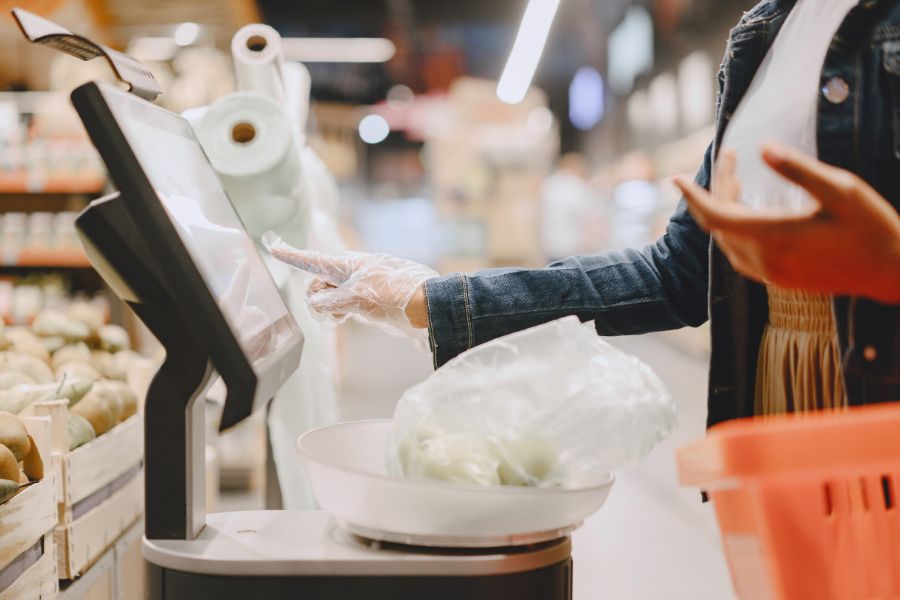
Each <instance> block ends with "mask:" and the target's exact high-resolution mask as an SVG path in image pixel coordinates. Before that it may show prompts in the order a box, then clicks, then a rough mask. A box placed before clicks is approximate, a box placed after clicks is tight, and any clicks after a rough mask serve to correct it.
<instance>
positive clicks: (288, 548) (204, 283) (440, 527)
mask: <svg viewBox="0 0 900 600" xmlns="http://www.w3.org/2000/svg"><path fill="white" fill-rule="evenodd" d="M16 18H17V20H19V22H20V26H22V29H23V32H25V33H26V35H27V36H28V37H29V39H31V40H32V41H40V40H41V39H45V38H46V37H47V36H44V37H41V36H39V35H37V34H35V31H37V30H38V29H40V28H43V29H44V30H48V29H49V31H50V32H51V33H53V34H54V35H56V36H57V37H58V38H62V41H59V40H58V41H57V42H54V44H51V45H54V47H58V48H62V49H64V50H66V51H70V50H71V48H72V47H76V48H77V49H81V50H83V48H84V42H83V38H79V37H78V36H74V35H73V34H71V33H70V32H68V31H67V30H65V29H62V28H60V27H58V26H56V25H55V24H53V23H49V22H47V21H45V20H42V19H40V18H39V17H36V16H34V15H31V14H30V13H27V12H26V11H20V10H18V9H17V10H16ZM23 20H24V21H25V23H24V24H23ZM48 24H49V25H48ZM44 33H46V31H44ZM73 40H74V41H73ZM76 42H77V43H76ZM44 43H47V42H44ZM100 48H101V49H102V50H108V49H104V48H102V47H100ZM112 52H114V51H111V50H109V51H108V52H107V53H105V54H104V53H100V54H95V56H99V55H101V54H102V55H104V56H106V57H107V58H108V59H109V60H110V61H111V64H114V65H115V62H114V61H115V60H118V61H120V62H122V61H126V62H127V61H133V62H131V63H128V67H129V69H131V70H132V72H133V73H135V74H136V77H138V78H140V77H144V79H147V77H148V76H149V80H144V81H142V84H141V85H140V86H138V87H135V86H134V85H131V88H132V92H135V91H136V89H137V90H145V92H146V90H147V89H150V90H151V93H144V94H142V95H143V96H144V98H140V97H138V95H136V93H132V92H126V91H124V90H122V89H120V88H117V87H115V86H113V85H107V84H100V83H88V84H85V85H82V86H81V87H79V88H78V89H76V90H75V91H74V92H73V93H72V102H73V104H74V105H75V108H76V110H77V111H78V114H79V116H80V117H81V119H82V121H83V122H84V125H85V127H86V129H87V131H88V134H89V135H90V138H91V140H92V141H93V143H94V145H95V146H96V147H97V150H98V151H99V153H100V156H101V157H102V158H103V160H104V162H105V163H106V165H107V167H108V170H109V173H110V176H111V179H112V181H113V182H114V183H115V185H116V187H117V189H118V192H116V193H114V194H111V195H109V196H106V197H104V198H101V199H99V200H95V201H94V202H92V203H91V204H90V206H89V207H88V208H87V209H85V211H84V212H83V213H82V214H81V215H80V216H79V217H78V220H77V223H76V227H77V229H78V233H79V236H80V237H81V239H82V242H83V245H84V247H85V250H86V252H87V254H88V256H89V258H90V260H91V263H92V264H93V266H94V267H95V268H96V269H97V271H98V272H99V273H100V274H101V275H102V277H103V278H104V280H105V281H106V282H107V283H108V284H109V286H110V287H111V288H112V290H113V291H114V293H116V294H117V295H118V296H119V297H120V298H122V300H123V301H125V302H126V303H127V304H128V305H129V306H130V307H131V308H132V309H133V310H134V312H135V313H136V314H137V316H138V317H139V318H140V319H141V320H142V321H143V322H144V324H146V326H147V327H148V328H149V329H150V331H151V332H152V333H153V334H154V335H155V336H156V338H157V339H158V340H159V341H160V343H161V344H162V345H163V347H164V348H165V350H166V358H165V362H164V363H163V365H162V367H161V368H160V370H159V372H158V373H157V374H156V376H155V377H154V379H153V382H152V383H151V385H150V388H149V390H148V392H147V398H146V402H145V407H144V421H145V433H144V440H145V441H144V443H145V454H144V477H145V500H146V502H145V511H146V513H145V536H144V540H143V556H144V560H145V584H146V585H145V590H146V592H145V597H146V598H147V599H149V600H175V599H185V600H188V599H190V600H207V599H209V600H213V599H215V600H228V599H232V598H234V599H241V600H244V599H246V598H266V599H267V600H279V599H288V598H291V599H296V598H311V599H316V600H332V599H334V600H337V599H342V600H346V599H352V598H366V599H377V598H390V599H391V600H398V599H400V600H402V599H412V598H416V599H419V598H428V599H429V600H443V599H451V598H466V599H467V600H488V599H491V600H496V599H502V598H510V599H512V598H515V599H520V600H564V599H570V598H571V597H572V569H573V563H572V558H571V541H570V538H569V533H570V532H571V531H572V530H573V529H575V527H577V526H578V525H579V524H580V522H581V521H582V520H583V519H584V518H586V517H587V516H589V515H590V514H591V513H593V512H594V511H596V510H597V509H599V508H600V506H601V505H602V504H603V502H604V501H605V499H606V496H607V495H608V493H609V489H610V487H611V485H612V477H611V476H608V477H606V478H603V479H601V480H598V481H596V482H592V484H591V485H589V486H586V487H583V488H578V489H558V488H557V489H543V488H527V489H526V488H512V487H491V488H484V487H478V486H474V485H458V484H450V483H446V482H428V481H407V480H401V479H396V478H393V477H390V476H388V475H387V473H386V471H385V466H384V462H385V461H384V447H385V445H384V442H385V439H386V435H387V430H388V427H389V422H388V421H362V422H355V423H344V424H339V425H335V426H331V427H325V428H322V429H319V430H315V431H312V432H310V433H308V434H306V435H305V436H303V437H301V439H300V440H299V442H298V446H299V448H298V468H300V463H299V461H300V460H301V459H302V461H303V465H304V467H305V469H306V473H307V476H308V477H309V479H310V483H311V485H312V488H313V490H314V492H315V494H316V498H317V500H318V502H319V504H320V505H321V506H322V507H323V509H324V510H315V511H312V510H310V511H274V510H258V511H245V512H229V513H215V514H209V515H207V514H205V509H204V506H205V502H204V500H205V499H204V481H205V418H206V417H205V415H206V411H205V404H206V392H207V391H208V389H209V387H210V385H211V383H212V382H213V381H214V380H215V379H216V378H217V377H221V378H222V380H223V382H224V384H225V387H226V389H227V394H226V399H225V402H224V406H223V409H222V417H221V422H220V430H224V429H227V428H229V427H232V426H234V425H236V424H238V423H240V422H241V421H242V420H244V419H245V418H247V417H249V416H250V415H251V414H252V413H253V412H254V411H256V410H261V409H263V408H264V407H265V406H266V405H267V403H268V402H269V400H270V399H271V398H272V397H273V396H274V395H275V392H276V391H277V390H278V389H279V388H280V386H281V385H282V384H283V383H284V381H285V380H286V379H287V378H288V376H290V375H291V374H292V373H293V372H294V370H295V369H296V368H297V365H298V363H299V361H300V355H301V352H302V347H303V336H302V333H301V332H300V330H299V328H298V326H297V323H296V321H295V320H294V318H293V316H292V315H291V314H290V312H289V311H288V309H287V307H286V306H285V303H284V301H283V300H282V298H281V296H280V294H279V292H278V289H277V287H276V285H275V283H274V281H273V280H272V278H271V276H270V274H269V272H268V270H267V269H266V267H265V265H264V263H263V261H262V259H261V257H260V255H259V254H258V251H257V248H256V246H255V244H254V242H253V240H252V239H251V237H250V236H249V235H248V234H247V232H246V231H245V229H244V227H243V225H242V223H241V221H240V218H239V217H238V215H237V213H236V212H235V209H234V207H233V206H232V204H231V202H230V201H229V199H228V197H227V195H226V193H225V192H224V190H223V188H222V184H221V182H220V181H219V179H218V178H217V176H216V174H215V172H214V170H213V168H212V166H211V165H210V163H209V161H208V159H207V157H206V155H205V154H204V152H203V150H202V148H201V146H200V144H199V143H198V141H197V139H196V138H195V136H194V134H193V131H192V130H191V127H190V125H189V124H188V122H187V121H186V120H185V119H183V118H182V117H180V116H179V115H176V114H174V113H171V112H169V111H166V110H164V109H162V108H160V107H158V106H156V105H154V104H152V103H151V102H149V101H148V100H152V99H153V98H154V97H155V94H156V93H158V88H155V89H156V92H153V90H154V87H155V82H154V80H153V78H152V75H150V74H149V71H146V70H143V71H142V69H143V67H142V65H140V63H137V61H134V60H133V59H130V57H127V56H125V55H115V54H109V53H112ZM70 53H72V52H70ZM120 66H121V65H120ZM122 71H123V69H121V68H120V69H119V70H117V74H119V75H120V78H122V79H126V80H127V78H126V77H122V76H121V72H122Z"/></svg>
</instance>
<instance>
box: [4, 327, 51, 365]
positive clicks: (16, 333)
mask: <svg viewBox="0 0 900 600" xmlns="http://www.w3.org/2000/svg"><path fill="white" fill-rule="evenodd" d="M6 339H8V340H9V341H10V342H12V349H13V351H14V352H17V353H19V354H24V355H27V356H33V357H35V358H38V359H40V360H42V361H46V360H48V359H49V358H50V353H49V352H48V351H47V349H46V348H45V347H44V344H43V343H42V342H41V339H40V338H39V337H37V336H36V335H34V334H33V333H31V332H30V331H28V330H27V329H25V328H24V327H11V328H10V329H8V330H7V332H6Z"/></svg>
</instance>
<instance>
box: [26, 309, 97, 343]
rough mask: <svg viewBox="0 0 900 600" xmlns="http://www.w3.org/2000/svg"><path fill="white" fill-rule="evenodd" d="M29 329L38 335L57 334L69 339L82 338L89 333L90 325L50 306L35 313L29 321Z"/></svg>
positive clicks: (48, 335) (49, 335)
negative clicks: (32, 319) (30, 321)
mask: <svg viewBox="0 0 900 600" xmlns="http://www.w3.org/2000/svg"><path fill="white" fill-rule="evenodd" d="M31 330H32V331H33V332H34V333H36V334H37V335H40V336H47V337H56V336H59V337H64V338H66V339H69V340H84V339H87V337H88V336H89V335H90V334H91V328H90V327H88V326H87V325H85V324H84V323H82V322H81V321H79V320H77V319H73V318H72V317H70V316H69V315H67V314H66V313H64V312H62V311H59V310H55V309H52V308H51V309H46V310H42V311H41V312H39V313H38V314H37V316H36V317H35V318H34V321H32V323H31Z"/></svg>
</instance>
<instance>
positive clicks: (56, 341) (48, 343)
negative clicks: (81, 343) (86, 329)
mask: <svg viewBox="0 0 900 600" xmlns="http://www.w3.org/2000/svg"><path fill="white" fill-rule="evenodd" d="M40 340H41V343H42V344H43V345H44V348H46V349H47V352H49V353H50V354H53V353H54V352H57V351H58V350H59V349H60V348H62V347H64V346H65V345H66V338H64V337H60V336H54V337H42V338H40Z"/></svg>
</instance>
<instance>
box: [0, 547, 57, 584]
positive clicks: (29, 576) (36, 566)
mask: <svg viewBox="0 0 900 600" xmlns="http://www.w3.org/2000/svg"><path fill="white" fill-rule="evenodd" d="M38 543H39V544H41V546H42V547H43V553H42V554H41V555H40V558H39V559H38V560H37V561H36V562H34V563H32V565H31V566H30V567H28V568H27V569H26V570H25V571H24V572H23V573H22V574H21V575H19V577H18V578H16V580H15V581H14V582H13V583H11V584H10V585H9V587H7V588H6V589H4V590H3V591H2V592H0V600H21V599H23V598H35V599H40V600H52V599H53V598H56V597H57V594H58V593H59V578H58V577H57V563H56V546H55V544H54V542H53V535H52V534H49V533H48V534H46V535H44V537H43V538H42V539H41V540H39V541H38Z"/></svg>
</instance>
